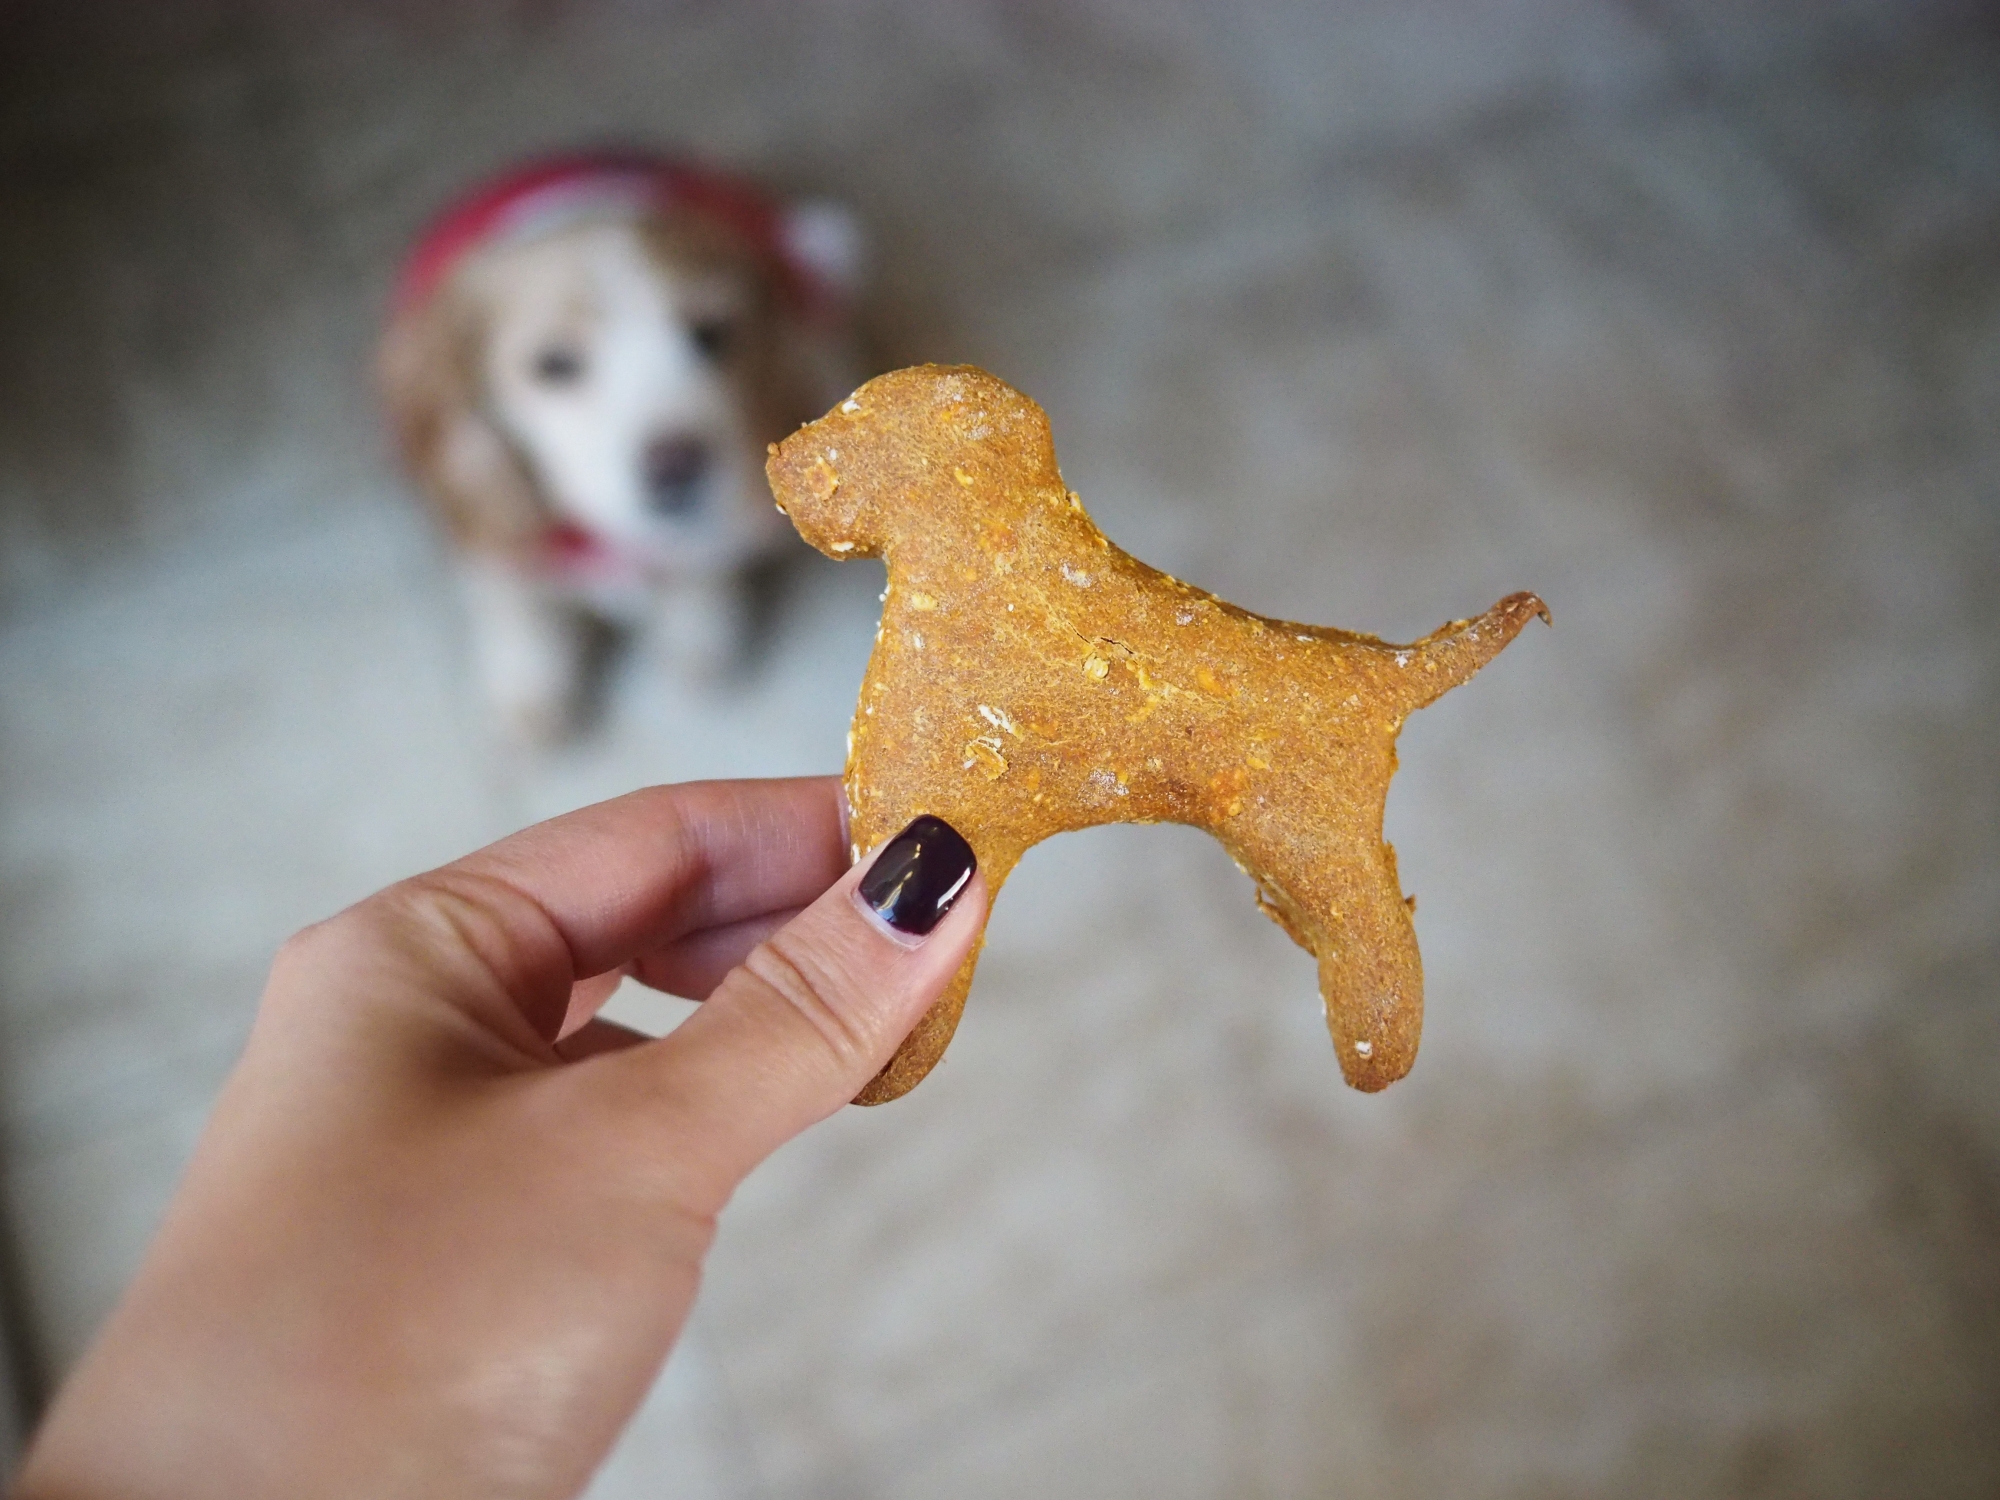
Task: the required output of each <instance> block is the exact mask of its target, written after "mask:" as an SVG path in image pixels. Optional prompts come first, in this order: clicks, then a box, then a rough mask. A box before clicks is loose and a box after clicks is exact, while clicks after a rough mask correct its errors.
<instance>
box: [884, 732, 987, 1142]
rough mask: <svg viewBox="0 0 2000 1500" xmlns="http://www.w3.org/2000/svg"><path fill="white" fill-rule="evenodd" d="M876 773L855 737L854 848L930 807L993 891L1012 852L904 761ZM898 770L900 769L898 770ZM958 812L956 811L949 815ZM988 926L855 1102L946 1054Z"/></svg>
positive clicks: (910, 1081)
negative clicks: (963, 842) (968, 848)
mask: <svg viewBox="0 0 2000 1500" xmlns="http://www.w3.org/2000/svg"><path fill="white" fill-rule="evenodd" d="M880 771H881V774H880V775H877V774H876V773H877V767H876V765H875V757H874V755H873V754H871V753H870V746H869V745H868V743H867V742H866V741H865V740H859V739H857V743H856V746H855V753H854V755H853V757H852V758H851V759H850V760H849V762H848V767H847V801H848V807H849V810H850V811H849V825H848V831H849V836H850V838H851V839H852V840H853V844H854V848H855V849H856V851H857V852H858V853H859V854H862V855H865V854H867V853H868V851H869V850H871V849H874V848H875V847H876V846H878V845H880V844H881V843H883V842H884V841H885V840H887V839H891V838H894V837H895V836H896V835H897V834H898V833H900V832H901V831H902V830H903V828H904V827H905V826H906V825H907V824H908V823H909V822H910V820H911V819H912V818H915V817H918V816H919V815H921V814H923V813H930V814H932V815H933V816H935V817H940V818H943V819H944V820H945V821H946V822H947V823H950V824H951V825H952V826H953V827H954V828H956V829H958V831H959V832H960V833H962V834H964V835H965V837H966V838H967V839H969V840H971V842H972V846H973V850H972V852H973V853H974V854H976V855H977V856H978V857H979V868H980V871H981V873H982V874H984V875H985V877H986V893H987V900H988V902H989V908H988V909H989V910H990V909H991V907H990V903H991V901H992V899H993V897H994V896H996V895H997V894H998V893H999V890H1000V884H1001V882H1002V881H1004V880H1005V879H1006V878H1007V873H1008V871H1009V870H1011V869H1012V868H1013V865H1014V862H1015V860H1016V859H1018V858H1019V856H1018V854H1016V855H1012V856H1010V855H1009V854H1008V853H1007V852H1006V851H1003V850H1001V849H997V848H994V847H993V846H992V845H991V842H990V841H987V842H984V843H982V841H981V838H980V836H979V835H978V834H977V833H976V832H975V828H976V826H977V825H976V823H975V822H974V820H973V819H971V818H969V817H967V816H965V815H964V814H963V813H962V812H960V811H959V810H958V809H957V808H955V807H953V806H952V805H951V804H950V801H949V799H948V796H947V795H946V792H947V789H946V788H942V787H934V788H929V789H928V790H926V789H925V788H923V787H922V786H921V785H920V784H919V783H918V782H917V781H916V779H915V778H911V777H910V776H909V775H908V767H907V764H904V765H902V766H891V765H883V766H881V767H880ZM899 771H900V772H901V773H902V774H898V772H899ZM955 814H956V816H955ZM985 941H986V934H985V931H984V929H983V926H982V930H981V932H980V934H979V941H978V943H976V944H975V945H974V946H973V949H972V952H971V953H970V954H968V955H967V956H966V960H965V963H964V965H963V966H962V967H961V968H960V969H959V971H958V973H957V974H955V975H953V976H952V981H951V984H950V986H949V987H948V988H947V989H946V990H945V992H944V993H943V994H942V995H940V996H939V997H938V999H937V1002H936V1003H935V1004H933V1005H932V1006H931V1008H930V1009H929V1010H927V1011H925V1012H924V1016H923V1019H922V1020H920V1021H918V1022H917V1024H916V1027H915V1029H914V1030H912V1031H911V1032H910V1034H909V1035H908V1036H907V1037H905V1038H904V1039H903V1044H902V1046H900V1047H898V1048H897V1049H896V1055H895V1056H894V1057H892V1058H890V1059H889V1061H888V1062H887V1063H886V1064H885V1065H884V1066H883V1068H882V1071H881V1072H880V1073H877V1074H876V1075H875V1076H874V1078H872V1079H870V1080H869V1082H868V1086H867V1087H866V1088H864V1089H863V1090H862V1091H861V1092H860V1093H859V1094H857V1095H855V1098H854V1102H855V1103H856V1104H886V1103H888V1102H889V1101H890V1100H891V1099H899V1098H901V1097H902V1096H903V1095H904V1094H907V1093H908V1092H909V1091H910V1090H911V1089H913V1088H915V1087H916V1086H917V1085H918V1084H919V1083H922V1082H923V1080H924V1077H925V1075H926V1074H928V1073H929V1072H930V1070H931V1069H932V1068H934V1067H936V1066H937V1064H938V1060H939V1059H940V1058H942V1057H943V1056H944V1049H945V1048H946V1047H947V1046H949V1045H950V1043H951V1038H952V1033H953V1032H955V1031H957V1030H958V1018H959V1017H960V1016H961V1015H963V1014H964V1012H965V996H966V992H967V991H969V990H970V989H971V988H972V971H973V969H974V968H975V967H977V965H978V963H979V952H980V948H981V947H982V946H983V945H984V944H985Z"/></svg>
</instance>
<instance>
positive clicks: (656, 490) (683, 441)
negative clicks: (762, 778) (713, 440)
mask: <svg viewBox="0 0 2000 1500" xmlns="http://www.w3.org/2000/svg"><path fill="white" fill-rule="evenodd" d="M708 469H709V454H708V445H707V444H706V443H704V442H702V441H701V439H699V438H691V437H663V438H654V439H653V441H652V442H650V443H648V444H647V445H646V454H645V459H644V472H645V481H646V503H647V504H649V505H650V506H652V508H653V509H654V510H655V511H657V512H658V513H659V514H661V515H663V516H684V515H686V514H688V512H690V511H692V510H695V509H696V508H698V507H699V506H700V505H701V500H702V493H701V492H702V481H703V480H705V479H706V478H707V477H708Z"/></svg>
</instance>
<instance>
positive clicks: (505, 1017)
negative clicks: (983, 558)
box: [17, 778, 986, 1500]
mask: <svg viewBox="0 0 2000 1500" xmlns="http://www.w3.org/2000/svg"><path fill="white" fill-rule="evenodd" d="M840 799H841V793H840V787H839V783H838V782H837V781H835V780H833V779H831V778H825V779H811V780H798V781H762V782H709V783H698V784H692V785H687V786H676V787H658V788H653V789H651V790H648V791H643V792H635V793H633V794H632V795H630V796H627V797H622V798H619V799H618V800H616V801H613V802H607V803H602V804H600V805H599V806H596V807H591V808H586V809H584V810H583V811H581V812H577V813H572V814H570V815H569V816H567V817H562V818H557V819H554V820H553V821H551V822H547V823H543V824H540V825H539V826H537V827H534V828H530V829H528V830H527V831H525V832H523V833H519V834H516V835H514V836H513V837H512V838H508V839H504V840H502V841H501V842H500V843H497V844H494V845H493V846H491V847H490V848H487V849H485V850H482V851H481V852H479V853H477V854H474V855H471V856H469V857H467V858H465V859H462V860H459V861H458V862H457V863H455V864H450V865H446V866H445V867H444V868H442V869H440V870H436V871H433V872H431V873H430V874H428V875H420V876H417V877H416V878H414V879H412V880H406V881H404V882H402V883H401V884H399V885H395V886H391V887H390V888H389V889H387V890H385V891H382V892H380V893H378V894H377V895H375V896H371V897H370V898H369V899H367V900H366V901H363V902H361V903H360V904H359V905H357V906H355V907H352V908H350V909H349V910H348V911H345V912H343V913H341V914H340V915H339V916H336V917H334V918H332V919H330V920H329V921H326V922H322V923H320V924H319V925H318V926H315V927H310V928H307V929H306V930H305V931H304V932H302V933H300V934H299V935H298V936H296V937H295V938H293V939H292V940H291V941H290V942H289V943H287V944H286V945H285V947H284V949H283V951H282V952H281V953H280V954H279V956H278V959H277V962H276V963H275V965H274V966H273V968H272V973H271V979H270V983H269V986H268V988H267V989H266V991H265V994H264V1000H263V1004H262V1006H261V1008H260V1009H259V1011H258V1015H257V1019H256V1023H255V1025H254V1026H253V1027H252V1029H251V1034H250V1039H249V1043H248V1045H247V1046H246V1048H245V1051H244V1054H243V1057H242V1060H241V1061H240V1062H239V1063H238V1065H237V1067H236V1070H235V1072H234V1073H233V1074H232V1075H231V1077H230V1079H229V1081H228V1083H227V1084H226V1085H225V1087H224V1088H223V1091H222V1094H221V1097H220V1098H219V1100H218V1101H217V1103H216V1106H215V1111H214V1114H213V1116H212V1117H211V1119H210V1121H209V1124H208V1128H207V1130H206V1132H205V1133H204V1135H203V1137H202V1140H201V1143H200V1145H199V1146H198V1148H197V1149H196V1152H195V1155H194V1160H193V1162H192V1163H191V1165H190V1166H189V1168H188V1172H187V1176H186V1178H185V1179H184V1180H183V1182H182V1183H181V1185H180V1188H179V1191H178V1193H177V1194H176V1196H175V1199H174V1201H173V1203H172V1205H171V1207H170V1208H169V1210H168V1213H167V1216H166V1220H165V1223H164V1224H163V1226H162V1228H161V1230H160V1233H159V1237H158V1238H157V1240H156V1241H155V1242H154V1244H153V1246H152V1248H151V1250H150V1251H149V1252H148V1254H147V1257H146V1260H145V1262H144V1264H143V1265H142V1267H141V1269H140V1271H139V1274H138V1276H137V1277H136V1279H135V1280H134V1282H133V1284H132V1286H131V1288H130V1290H129V1291H128V1292H127V1294H126V1297H125V1299H124V1301H123V1303H122V1304H121V1305H120V1306H119V1308H118V1310H117V1311H116V1312H115V1313H114V1314H113V1316H112V1317H111V1319H110V1320H109V1322H108V1323H107V1325H106V1327H105V1329H104V1331H103V1332H102V1334H101V1335H100V1337H99V1339H98V1341H97V1343H96V1345H95V1346H94V1347H93V1348H92V1350H91V1351H90V1353H89V1354H88V1355H87V1356H86V1357H85V1358H84V1360H83V1362H82V1364H81V1365H80V1366H79V1368H78V1369H77V1371H76V1374H75V1376H74V1378H73V1379H72V1380H71V1382H70V1383H69V1385H68V1387H67V1388H66V1389H65V1390H64V1391H63V1392H62V1393H61V1395H60V1397H59V1398H58V1400H57V1402H56V1404H55V1407H54V1410H53V1411H52V1412H51V1414H50V1416H49V1419H48V1421H47V1423H46V1424H45V1426H44V1428H43V1431H42V1432H41V1434H40V1436H39V1438H38V1439H37V1441H36V1444H35V1446H34V1448H33V1449H32V1451H31V1453H30V1455H29V1459H28V1463H27V1466H26V1468H25V1470H24V1471H23V1475H22V1478H21V1480H20V1484H19V1488H18V1490H17V1494H18V1495H20V1496H22V1497H28V1500H86V1497H87V1500H113V1497H116V1500H125V1497H138V1496H145V1497H161V1500H165V1497H177V1496H187V1495H202V1496H212V1495H229V1496H232V1497H243V1500H253V1497H259V1496H266V1495H270V1496H277V1495H283V1496H287V1497H293V1500H297V1497H306V1496H318V1495H341V1496H358V1495H366V1496H371V1497H376V1496H381V1497H387V1496H402V1495H411V1496H417V1495H421V1496H425V1497H438V1496H456V1495H467V1496H471V1495H477V1496H482V1497H536V1500H541V1497H554V1496H567V1495H572V1494H574V1493H576V1492H577V1491H578V1490H580V1489H581V1488H582V1487H583V1486H584V1484H585V1483H586V1482H587V1481H588V1479H589V1477H590V1475H591V1473H592V1471H593V1470H594V1469H595V1468H596V1467H597V1465H598V1463H599V1462H600V1461H601V1460H602V1458H603V1457H604V1455H605V1453H606V1452H607V1450H608V1449H609V1448H610V1446H611V1444H612V1442H613V1441H614V1440H615V1439H616V1437H617V1435H618V1433H619V1431H620V1430H621V1428H622V1427H623V1426H624V1424H625V1422H626V1421H627V1420H628V1419H629V1418H630V1416H631V1414H632V1412H633V1410H634V1409H635V1408H636V1407H637V1405H638V1403H639V1401H640V1399H641V1398H642V1397H643V1396H644V1394H645V1392H646V1390H647V1388H648V1386H649V1385H650V1383H651V1382H652V1380H653V1378H654V1376H655V1375H656V1374H657V1372H658V1370H659V1368H660V1365H661V1363H662V1362H663V1361H664V1359H665V1358H666V1354H667V1351H668V1349H669V1348H670V1347H671V1346H672V1344H673V1341H674V1339H675V1337H676V1335H677V1334H678V1333H679V1331H680V1328H681V1325H682V1322H683V1320H684V1319H685V1318H686V1316H687V1311H688V1306H689V1304H690V1303H691V1302H692V1300H693V1298H694V1294H695V1287H696V1284H697V1282H698V1280H699V1276H700V1270H701V1263H702V1257H703V1255H704V1253H705V1252H706V1251H707V1249H708V1245H709V1242H710V1239H711V1237H712V1235H713V1232H714V1227H715V1217H716V1214H717V1213H718V1212H719V1211H720V1210H721V1208H722V1206H723V1204H724V1203H725V1202H727V1201H728V1198H729V1195H730V1193H731V1192H732V1191H733V1190H734V1189H735V1187H736V1185H737V1183H738V1182H740V1181H741V1180H742V1179H743V1177H744V1176H745V1174H747V1173H748V1172H749V1170H750V1169H751V1168H752V1167H754V1166H755V1165H756V1164H757V1163H758V1162H760V1161H761V1160H763V1159H764V1157H766V1156H767V1155H769V1154H770V1153H771V1152H772V1151H773V1150H775V1149H776V1148H777V1147H778V1146H780V1145H782V1144H783V1143H784V1142H785V1141H787V1140H789V1139H790V1138H791V1137H792V1136H794V1135H796V1134H798V1132H799V1131H801V1130H803V1129H804V1128H805V1127H806V1126H808V1125H811V1124H813V1123H814V1122H815V1121H818V1120H820V1119H823V1118H825V1117H826V1116H827V1115H830V1114H832V1113H833V1112H834V1111H836V1110H837V1109H839V1108H840V1107H841V1106H842V1105H843V1104H845V1103H846V1102H847V1101H848V1100H849V1099H851V1098H853V1096H854V1095H855V1093H856V1092H857V1091H859V1089H860V1088H861V1086H862V1085H863V1084H864V1083H866V1082H867V1081H868V1079H869V1078H870V1077H872V1076H873V1075H874V1073H875V1072H876V1070H877V1069H878V1068H880V1067H881V1065H882V1064H883V1063H884V1062H886V1061H887V1060H888V1058H889V1056H890V1054H891V1053H892V1052H894V1050H895V1048H896V1045H897V1044H898V1043H899V1042H900V1041H901V1040H902V1039H903V1037H904V1036H905V1035H906V1034H907V1033H908V1032H909V1030H910V1028H911V1027H912V1026H913V1025H914V1024H915V1023H916V1021H917V1019H918V1018H919V1017H920V1016H922V1014H923V1013H924V1010H925V1009H926V1008H927V1007H928V1006H929V1004H930V1003H931V1001H932V1000H933V999H934V998H935V997H936V996H937V995H938V994H939V993H940V992H941V991H942V990H943V989H944V987H945V985H946V983H947V982H948V981H949V980H950V978H951V976H952V974H953V973H954V972H955V971H956V970H957V968H958V967H959V965H960V963H962V962H963V961H964V958H965V955H966V953H967V951H968V950H969V948H970V947H971V945H972V943H973V941H974V939H975V935H976V933H977V932H978V929H979V920H980V916H981V914H982V912H983V909H984V907H985V904H986V892H985V887H984V884H983V882H982V881H981V880H980V878H979V876H978V875H977V873H976V872H974V871H973V870H972V869H971V868H970V865H969V861H970V858H971V851H970V850H969V849H967V848H965V847H964V845H963V842H962V841H960V840H956V838H955V836H953V835H952V834H951V833H950V830H949V829H946V828H944V825H942V824H936V823H935V821H934V820H932V826H931V828H930V829H929V830H928V832H927V834H926V836H925V837H922V838H919V839H917V840H916V846H917V847H920V848H921V851H922V852H921V854H920V855H917V854H914V853H913V848H912V846H911V845H909V844H907V843H906V842H905V839H904V838H898V839H896V840H892V841H891V842H890V843H889V844H888V845H887V846H885V848H884V851H883V853H882V854H881V855H880V856H878V858H877V860H876V861H875V862H874V863H873V865H866V864H864V865H863V866H861V867H857V868H856V869H854V870H852V871H847V872H846V873H845V874H843V873H842V872H843V870H845V867H846V864H847V850H846V847H845V833H844V829H843V826H842V814H841V808H842V803H841V800H840ZM924 821H925V820H919V822H920V824H921V823H922V822H924ZM912 827H913V828H916V827H918V825H912ZM961 851H962V852H961ZM968 877H969V879H968ZM947 888H950V889H949V890H947ZM953 894H955V895H956V897H957V899H956V905H955V906H953V905H951V904H950V898H951V896H952V895H953ZM864 895H865V897H866V898H867V899H868V900H869V901H870V902H873V903H874V904H875V906H876V908H877V910H878V911H879V912H881V914H882V915H885V916H887V917H888V918H889V919H890V920H891V921H896V922H898V923H899V924H901V925H903V926H906V927H912V926H919V925H921V921H922V919H921V918H919V917H913V916H912V915H911V913H912V912H913V911H916V910H921V911H922V912H925V913H928V914H929V918H930V920H932V921H936V923H937V925H936V926H935V928H934V930H931V931H930V932H929V935H928V936H927V937H925V936H920V935H917V934H914V933H898V932H897V931H895V930H893V929H892V928H891V927H890V926H889V925H888V924H887V923H886V922H884V921H883V920H881V919H880V918H879V917H878V916H877V915H871V913H870V912H869V911H868V910H866V909H864V905H863V896H864ZM941 906H942V907H946V908H948V909H949V915H947V916H944V918H943V920H942V921H937V909H938V908H939V907H941ZM623 973H631V974H634V975H636V976H637V977H638V978H640V979H642V980H644V981H645V982H647V983H649V984H652V985H654V986H656V987H658V988H661V989H665V990H669V991H672V992H673V993H675V994H682V995H694V996H699V995H706V996H707V997H708V999H707V1003H706V1004H705V1005H704V1006H703V1007H702V1008H701V1009H700V1010H699V1011H697V1012H695V1013H694V1014H693V1015H692V1016H691V1017H689V1019H688V1020H687V1021H686V1022H684V1023H683V1024H682V1025H681V1026H680V1027H679V1028H678V1029H676V1030H675V1031H673V1032H672V1033H671V1034H669V1035H668V1036H666V1037H665V1038H663V1039H660V1040H657V1041H648V1040H646V1039H644V1038H641V1037H638V1036H637V1035H636V1034H634V1033H631V1032H629V1031H625V1030H624V1029H622V1028H619V1027H616V1026H614V1025H612V1023H610V1022H608V1021H605V1020H603V1019H601V1018H597V1017H596V1016H595V1012H596V1010H597V1009H598V1008H599V1007H600V1006H602V1005H603V1003H604V1001H605V1000H606V999H607V998H609V996H610V994H611V991H612V990H613V989H614V988H615V987H616V985H617V982H618V979H619V977H620V976H621V974H623Z"/></svg>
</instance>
